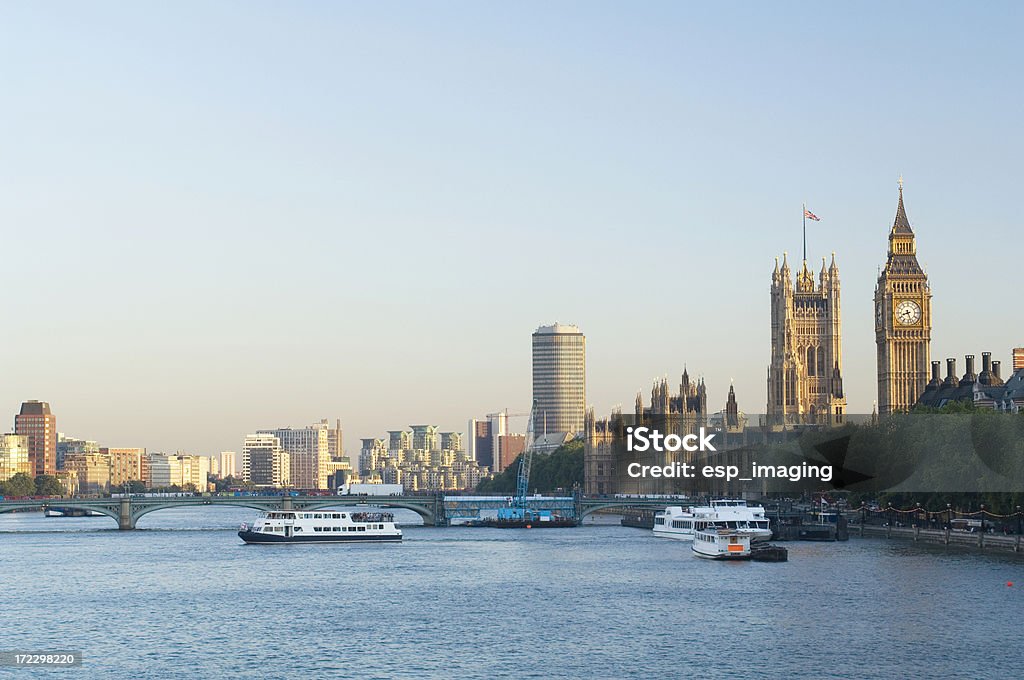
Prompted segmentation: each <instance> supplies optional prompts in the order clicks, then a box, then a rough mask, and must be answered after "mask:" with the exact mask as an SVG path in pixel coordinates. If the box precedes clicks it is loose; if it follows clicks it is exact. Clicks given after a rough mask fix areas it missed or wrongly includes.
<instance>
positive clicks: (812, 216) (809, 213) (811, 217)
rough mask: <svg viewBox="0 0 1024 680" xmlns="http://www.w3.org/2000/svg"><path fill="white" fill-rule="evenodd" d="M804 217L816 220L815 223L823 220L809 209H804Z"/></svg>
mask: <svg viewBox="0 0 1024 680" xmlns="http://www.w3.org/2000/svg"><path fill="white" fill-rule="evenodd" d="M804 217H806V218H807V219H809V220H814V221H815V222H821V218H820V217H818V216H817V215H815V214H814V213H812V212H811V211H810V210H808V209H807V208H804Z"/></svg>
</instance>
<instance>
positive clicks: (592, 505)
mask: <svg viewBox="0 0 1024 680" xmlns="http://www.w3.org/2000/svg"><path fill="white" fill-rule="evenodd" d="M673 503H674V504H676V505H679V504H680V503H681V501H671V500H669V501H664V500H658V501H653V502H652V501H650V500H646V499H645V500H637V499H621V500H607V501H584V502H583V504H582V507H581V508H580V521H581V522H582V521H583V518H584V517H586V516H587V515H590V514H593V513H595V512H597V511H598V510H612V509H615V508H621V509H625V508H646V509H650V510H664V509H665V508H667V507H668V506H670V505H672V504H673Z"/></svg>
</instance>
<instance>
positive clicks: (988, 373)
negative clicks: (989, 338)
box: [978, 352, 992, 385]
mask: <svg viewBox="0 0 1024 680" xmlns="http://www.w3.org/2000/svg"><path fill="white" fill-rule="evenodd" d="M978 382H980V383H981V384H982V385H991V384H992V352H982V353H981V375H979V376H978Z"/></svg>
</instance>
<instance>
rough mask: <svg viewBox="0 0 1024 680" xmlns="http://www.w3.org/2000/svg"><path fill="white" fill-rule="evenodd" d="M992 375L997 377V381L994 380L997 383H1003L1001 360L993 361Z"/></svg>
mask: <svg viewBox="0 0 1024 680" xmlns="http://www.w3.org/2000/svg"><path fill="white" fill-rule="evenodd" d="M992 377H993V378H995V381H994V382H995V383H997V384H1000V385H1001V384H1002V382H1003V376H1001V375H999V362H998V361H993V362H992Z"/></svg>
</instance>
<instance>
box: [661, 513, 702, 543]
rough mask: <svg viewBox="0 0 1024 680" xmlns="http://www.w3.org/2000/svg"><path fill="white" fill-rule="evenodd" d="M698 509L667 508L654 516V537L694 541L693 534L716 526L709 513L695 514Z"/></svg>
mask: <svg viewBox="0 0 1024 680" xmlns="http://www.w3.org/2000/svg"><path fill="white" fill-rule="evenodd" d="M695 510H698V509H696V508H694V509H691V510H684V509H683V508H682V507H680V506H678V505H673V506H669V507H667V508H665V511H664V512H659V513H658V514H656V515H655V516H654V535H655V536H660V537H662V538H674V539H676V540H677V541H692V540H693V532H694V531H697V530H699V529H706V528H707V527H711V526H715V519H714V517H712V516H711V512H710V509H707V510H708V512H703V513H702V512H694V511H695Z"/></svg>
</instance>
